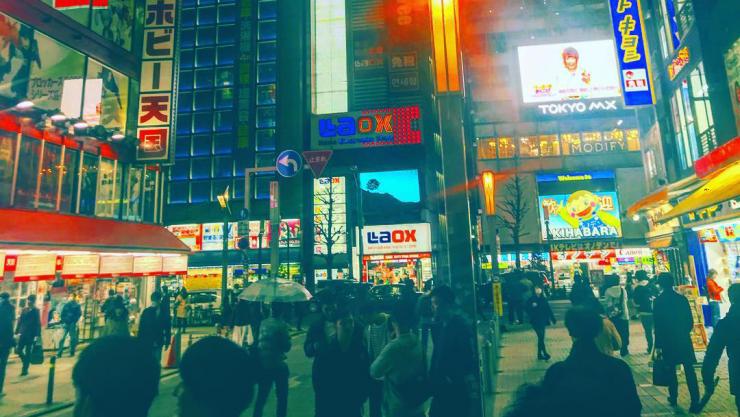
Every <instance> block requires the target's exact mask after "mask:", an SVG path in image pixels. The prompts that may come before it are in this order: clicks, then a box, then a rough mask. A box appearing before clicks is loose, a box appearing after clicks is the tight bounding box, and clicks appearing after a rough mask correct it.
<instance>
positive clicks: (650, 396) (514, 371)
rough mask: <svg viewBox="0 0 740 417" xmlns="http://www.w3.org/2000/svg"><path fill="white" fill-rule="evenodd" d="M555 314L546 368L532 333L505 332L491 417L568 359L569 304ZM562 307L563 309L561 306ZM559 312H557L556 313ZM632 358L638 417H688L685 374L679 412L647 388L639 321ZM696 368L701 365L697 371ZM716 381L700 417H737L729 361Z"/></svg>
mask: <svg viewBox="0 0 740 417" xmlns="http://www.w3.org/2000/svg"><path fill="white" fill-rule="evenodd" d="M551 303H552V304H553V310H555V311H556V316H557V319H558V324H557V325H556V326H553V327H550V328H548V330H547V339H546V340H547V350H548V352H549V353H550V354H551V355H552V359H551V360H550V361H549V362H544V361H538V360H537V349H536V347H537V342H536V340H537V339H536V337H535V334H534V331H533V330H532V328H531V327H530V326H529V325H527V324H524V325H515V326H508V327H509V332H507V333H504V334H503V337H502V341H501V343H502V348H501V355H500V358H499V367H498V374H497V375H496V382H495V383H496V385H495V390H496V393H495V396H494V407H493V408H494V410H495V411H494V414H493V415H494V417H502V416H503V415H504V411H505V409H506V407H507V406H508V405H509V403H510V402H511V400H512V399H513V397H514V394H515V392H516V390H517V388H518V387H519V386H520V385H522V384H523V383H537V382H539V381H541V379H542V377H543V376H544V374H545V371H546V370H547V368H548V366H549V365H550V364H552V363H555V362H558V361H561V360H563V359H565V358H566V357H567V356H568V353H569V351H570V347H571V339H570V336H569V335H568V332H567V330H566V329H565V327H564V326H563V317H562V314H558V313H559V310H560V311H562V312H564V311H565V310H566V309H567V304H569V302H560V301H553V302H551ZM560 304H563V305H560ZM558 307H559V308H558ZM629 348H630V355H629V356H627V357H626V358H625V361H626V362H627V364H629V365H630V367H631V368H632V374H633V375H634V378H635V384H637V392H638V394H639V395H640V399H641V401H642V415H643V416H644V417H663V416H673V415H679V416H681V415H690V416H693V415H694V414H689V413H688V408H689V402H690V401H689V394H688V391H687V389H686V379H685V377H684V376H683V372H681V373H679V375H678V381H679V394H678V403H679V409H676V410H674V409H673V408H672V407H671V406H670V405H668V398H667V397H668V390H667V388H664V387H655V386H653V385H652V384H651V381H652V370H651V368H650V366H649V365H648V361H649V359H650V357H649V355H648V354H647V353H645V352H646V350H647V342H646V341H645V336H644V333H643V330H642V326H641V325H640V322H639V320H633V321H632V322H631V323H630V346H629ZM696 357H697V360H698V361H699V362H700V363H701V361H702V360H703V358H704V354H703V352H697V354H696ZM699 366H700V365H699ZM696 373H697V378H698V379H699V387H700V390H701V392H702V393H703V392H704V386H703V384H702V382H701V369H700V367H697V368H696ZM717 376H719V377H720V382H719V386H718V387H717V389H716V391H715V393H714V396H712V399H711V400H710V401H709V404H707V406H706V407H705V408H704V410H703V412H702V413H701V414H699V415H701V416H707V417H737V408H736V407H735V400H734V397H733V396H732V395H731V394H730V392H729V381H728V374H727V356H726V355H723V357H722V360H721V361H720V364H719V367H718V369H717Z"/></svg>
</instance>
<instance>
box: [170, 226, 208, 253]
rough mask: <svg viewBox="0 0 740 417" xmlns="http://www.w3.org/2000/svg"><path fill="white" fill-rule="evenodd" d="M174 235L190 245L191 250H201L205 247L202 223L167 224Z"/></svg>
mask: <svg viewBox="0 0 740 417" xmlns="http://www.w3.org/2000/svg"><path fill="white" fill-rule="evenodd" d="M167 230H169V231H170V232H171V233H172V234H173V235H175V236H177V238H178V239H180V240H181V241H182V243H184V244H186V245H188V247H189V248H190V250H192V251H199V250H202V249H203V237H202V230H201V225H199V224H176V225H172V226H167Z"/></svg>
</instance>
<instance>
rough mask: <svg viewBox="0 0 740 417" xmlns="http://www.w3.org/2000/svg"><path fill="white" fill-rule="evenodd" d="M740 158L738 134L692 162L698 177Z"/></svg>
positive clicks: (739, 138) (702, 176) (739, 137)
mask: <svg viewBox="0 0 740 417" xmlns="http://www.w3.org/2000/svg"><path fill="white" fill-rule="evenodd" d="M738 160H740V136H738V137H736V138H735V139H732V140H731V141H729V142H727V143H725V144H724V145H722V146H720V147H719V148H717V149H715V150H713V151H712V152H709V153H708V154H706V155H704V156H702V157H701V158H699V159H697V160H696V162H694V172H696V176H697V177H699V178H704V177H706V176H707V175H709V174H711V173H713V172H716V171H718V170H720V169H721V168H724V167H726V166H728V165H730V164H731V163H733V162H735V161H738Z"/></svg>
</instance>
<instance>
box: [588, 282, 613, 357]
mask: <svg viewBox="0 0 740 417" xmlns="http://www.w3.org/2000/svg"><path fill="white" fill-rule="evenodd" d="M582 307H585V308H588V309H590V310H591V311H593V312H595V313H596V314H598V315H599V317H600V318H601V324H602V328H601V331H600V332H599V334H598V336H596V340H595V342H596V348H597V349H599V352H601V353H603V354H604V355H608V356H614V357H616V356H617V352H619V350H620V349H621V348H622V338H621V337H619V332H618V331H617V328H616V327H614V323H612V321H611V320H609V318H608V317H607V316H606V314H604V306H602V305H601V303H600V302H599V300H598V299H597V298H596V296H595V295H594V294H593V293H591V298H589V299H587V300H586V301H584V302H583V305H582Z"/></svg>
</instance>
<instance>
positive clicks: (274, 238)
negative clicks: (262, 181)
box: [270, 181, 280, 279]
mask: <svg viewBox="0 0 740 417" xmlns="http://www.w3.org/2000/svg"><path fill="white" fill-rule="evenodd" d="M279 184H280V183H279V182H277V181H270V278H273V279H274V278H277V275H278V267H279V266H280V252H279V248H280V186H279Z"/></svg>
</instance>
